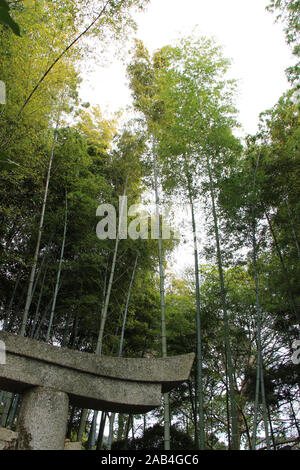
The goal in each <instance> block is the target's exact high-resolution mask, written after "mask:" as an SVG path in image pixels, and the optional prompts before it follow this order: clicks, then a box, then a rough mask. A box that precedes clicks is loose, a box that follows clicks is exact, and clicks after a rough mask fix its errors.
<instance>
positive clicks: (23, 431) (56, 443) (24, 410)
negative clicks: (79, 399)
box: [17, 387, 69, 450]
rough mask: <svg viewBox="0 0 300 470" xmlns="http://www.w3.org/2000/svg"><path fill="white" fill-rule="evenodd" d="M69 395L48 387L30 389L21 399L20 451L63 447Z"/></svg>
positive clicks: (60, 448) (19, 422)
mask: <svg viewBox="0 0 300 470" xmlns="http://www.w3.org/2000/svg"><path fill="white" fill-rule="evenodd" d="M68 410H69V397H68V395H67V394H66V393H64V392H60V391H57V390H54V389H51V388H46V387H35V388H32V389H30V390H28V391H27V392H26V393H25V394H24V396H23V399H22V404H21V409H20V415H19V420H18V428H17V431H18V433H19V438H18V447H17V448H18V450H63V449H64V441H65V436H66V429H67V420H68Z"/></svg>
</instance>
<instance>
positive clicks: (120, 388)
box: [0, 332, 194, 413]
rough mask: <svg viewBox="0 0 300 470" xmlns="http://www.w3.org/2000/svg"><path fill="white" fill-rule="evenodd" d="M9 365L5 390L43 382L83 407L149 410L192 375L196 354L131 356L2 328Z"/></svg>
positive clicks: (0, 382) (0, 378)
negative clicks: (61, 343)
mask: <svg viewBox="0 0 300 470" xmlns="http://www.w3.org/2000/svg"><path fill="white" fill-rule="evenodd" d="M0 340H2V341H4V343H5V346H6V364H5V365H0V389H3V390H9V391H13V392H24V391H26V390H27V389H28V388H32V387H37V386H43V387H50V388H53V389H56V390H61V391H63V392H65V393H67V394H68V395H69V398H70V401H71V402H72V403H73V404H74V405H77V406H80V407H84V408H91V409H98V410H107V411H116V412H128V413H143V412H147V411H150V410H152V409H154V408H156V407H158V406H160V403H161V392H162V391H163V392H165V391H168V390H170V389H171V388H173V387H174V386H176V385H178V384H180V383H181V382H183V381H185V380H187V379H188V377H189V374H190V370H191V367H192V364H193V360H194V354H188V355H186V356H178V357H170V358H166V359H126V358H109V357H104V356H101V357H99V356H96V355H94V354H88V353H82V352H78V351H70V350H67V349H62V348H57V347H53V346H50V345H48V344H45V343H42V342H39V341H34V340H31V339H28V338H23V337H20V336H15V335H11V334H8V333H4V332H0Z"/></svg>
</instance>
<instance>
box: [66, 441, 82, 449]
mask: <svg viewBox="0 0 300 470" xmlns="http://www.w3.org/2000/svg"><path fill="white" fill-rule="evenodd" d="M64 450H83V449H82V445H81V442H65V447H64Z"/></svg>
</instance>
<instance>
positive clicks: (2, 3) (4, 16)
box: [0, 0, 21, 36]
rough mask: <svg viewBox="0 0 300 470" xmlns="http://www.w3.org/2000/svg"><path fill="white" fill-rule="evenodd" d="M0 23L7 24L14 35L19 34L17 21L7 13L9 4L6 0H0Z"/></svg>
mask: <svg viewBox="0 0 300 470" xmlns="http://www.w3.org/2000/svg"><path fill="white" fill-rule="evenodd" d="M0 24H4V25H7V26H9V27H10V28H11V30H12V31H13V32H14V33H15V34H16V36H21V32H20V27H19V25H18V23H16V22H15V21H14V20H13V19H12V17H11V16H10V14H9V5H8V3H7V2H6V0H0Z"/></svg>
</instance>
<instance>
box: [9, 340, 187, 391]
mask: <svg viewBox="0 0 300 470" xmlns="http://www.w3.org/2000/svg"><path fill="white" fill-rule="evenodd" d="M0 340H2V341H4V343H5V346H6V352H7V353H9V352H11V353H12V354H16V355H22V356H23V357H28V358H33V359H35V360H37V359H39V360H40V361H41V362H45V363H51V364H56V365H58V366H62V367H64V368H65V369H66V368H69V369H73V370H78V371H84V372H89V373H91V374H94V375H97V376H102V377H107V378H113V379H122V380H126V381H127V380H129V381H134V382H136V381H138V382H139V381H140V382H151V383H159V384H162V385H163V387H164V389H163V392H165V391H167V390H166V389H167V388H169V387H174V386H175V385H176V384H180V383H182V382H184V381H185V380H187V379H188V377H189V374H190V370H191V366H192V363H193V361H194V357H195V355H194V354H185V355H182V356H174V357H168V358H156V359H141V358H134V359H132V358H123V357H122V358H120V357H106V356H97V355H95V354H89V353H83V352H80V351H73V350H70V349H65V348H59V347H55V346H50V345H49V344H47V343H43V342H41V341H36V340H32V339H30V338H23V337H22V336H16V335H12V334H10V333H6V332H4V331H0Z"/></svg>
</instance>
